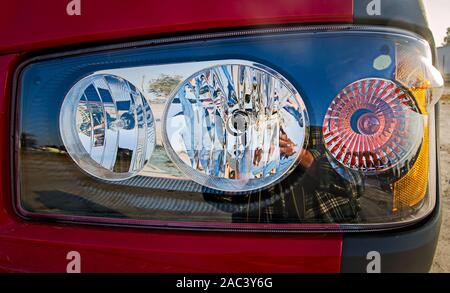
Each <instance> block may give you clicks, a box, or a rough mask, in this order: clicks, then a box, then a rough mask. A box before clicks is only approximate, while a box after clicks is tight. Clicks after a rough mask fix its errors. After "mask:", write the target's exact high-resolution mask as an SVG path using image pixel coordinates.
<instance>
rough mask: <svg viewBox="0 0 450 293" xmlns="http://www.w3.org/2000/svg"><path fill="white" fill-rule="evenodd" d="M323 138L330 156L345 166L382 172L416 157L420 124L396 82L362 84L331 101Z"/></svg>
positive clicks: (364, 81) (366, 81)
mask: <svg viewBox="0 0 450 293" xmlns="http://www.w3.org/2000/svg"><path fill="white" fill-rule="evenodd" d="M323 132H324V138H325V144H326V146H327V148H328V151H329V152H330V153H331V154H332V156H333V157H334V158H335V159H336V160H337V161H339V162H340V163H342V164H343V165H344V166H346V167H348V168H351V169H355V170H359V171H364V172H373V171H384V170H387V169H389V168H392V167H393V166H395V165H397V164H398V163H399V162H402V161H405V160H408V159H411V158H412V157H414V156H415V155H416V154H417V151H418V148H419V147H420V143H421V139H422V137H423V118H422V115H421V114H420V113H419V110H418V108H417V107H416V105H415V103H414V100H413V99H412V97H411V96H410V95H409V94H408V93H407V92H406V91H405V90H403V89H402V88H401V87H399V86H398V85H396V84H395V83H394V82H392V81H389V80H384V79H375V78H374V79H364V80H360V81H356V82H354V83H352V84H350V85H348V86H347V87H346V88H344V89H343V90H342V91H341V92H340V93H339V94H338V95H337V96H336V98H335V99H334V100H333V101H332V103H331V105H330V107H329V108H328V111H327V113H326V115H325V120H324V123H323Z"/></svg>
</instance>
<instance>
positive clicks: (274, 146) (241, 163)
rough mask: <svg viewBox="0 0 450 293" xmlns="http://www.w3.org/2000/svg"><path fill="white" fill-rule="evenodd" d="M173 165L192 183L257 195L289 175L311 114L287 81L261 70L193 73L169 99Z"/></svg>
mask: <svg viewBox="0 0 450 293" xmlns="http://www.w3.org/2000/svg"><path fill="white" fill-rule="evenodd" d="M163 121H164V122H165V124H164V127H165V131H164V133H163V135H164V136H165V141H166V147H167V148H168V153H169V156H170V157H171V159H172V160H173V161H174V162H175V163H176V164H177V165H178V167H179V168H180V169H181V170H182V171H183V172H185V173H186V175H188V176H189V177H191V178H192V179H193V180H195V181H197V182H198V183H200V184H203V185H206V186H208V187H211V188H215V189H220V190H227V191H245V190H253V189H257V188H261V187H264V186H267V185H268V184H270V183H272V182H274V181H275V180H277V179H279V178H280V177H281V176H283V175H285V174H286V173H287V172H288V171H289V170H292V167H293V166H294V165H295V164H296V163H297V161H298V158H299V156H300V154H301V152H302V150H303V147H304V142H305V135H306V131H305V129H306V127H307V115H306V110H305V106H304V104H303V101H302V99H301V97H300V95H299V94H298V92H297V91H296V90H295V89H294V87H293V86H292V85H290V83H289V82H288V81H286V80H285V79H284V78H283V77H282V76H280V75H279V74H277V73H275V72H273V71H272V70H270V69H266V68H265V67H263V66H262V65H244V64H233V65H231V64H230V65H218V66H214V67H211V68H208V69H205V70H202V71H200V72H197V73H196V74H194V75H192V76H191V77H190V78H188V79H187V80H186V81H184V82H183V83H182V84H181V85H180V86H179V87H178V89H177V90H176V92H175V93H174V94H173V97H172V99H171V100H170V101H169V103H168V105H167V108H166V113H165V118H164V119H163Z"/></svg>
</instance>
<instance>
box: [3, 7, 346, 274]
mask: <svg viewBox="0 0 450 293" xmlns="http://www.w3.org/2000/svg"><path fill="white" fill-rule="evenodd" d="M68 2H69V0H67V1H61V0H52V1H50V0H49V1H45V2H43V1H40V0H16V1H8V6H7V8H3V9H1V10H0V54H6V53H10V52H29V51H32V50H37V49H44V48H54V47H60V46H68V45H73V44H80V43H87V42H92V41H103V40H118V39H124V38H127V37H144V36H149V35H151V34H158V33H171V32H181V31H194V30H206V29H208V30H211V29H215V28H226V27H243V26H254V25H269V24H287V23H312V22H316V23H330V22H351V21H352V1H351V0H281V1H278V2H274V1H272V0H264V1H262V0H260V1H258V0H246V1H238V0H228V1H178V0H177V1H144V0H129V1H99V0H89V1H86V0H81V4H82V15H81V16H68V15H67V14H66V12H65V11H66V10H65V9H66V5H67V3H68ZM18 58H19V55H4V56H0V162H2V166H1V168H0V271H29V272H64V271H65V270H66V266H67V263H68V262H69V261H68V260H66V255H67V253H68V252H69V251H72V250H75V251H78V252H80V254H81V270H82V271H84V272H96V271H97V272H98V271H102V272H338V271H339V270H340V262H341V246H342V235H341V234H294V233H286V234H282V233H278V234H272V233H260V234H257V233H235V232H230V233H224V232H221V233H217V232H187V231H176V230H166V231H158V230H150V229H148V230H147V229H132V228H118V227H102V226H86V225H75V224H73V225H69V224H55V223H45V222H28V221H25V220H22V219H20V218H18V217H17V216H16V214H15V213H14V211H13V209H12V202H11V198H12V196H11V192H10V180H11V177H10V169H9V165H10V149H9V148H10V136H11V134H10V109H11V108H10V102H11V88H10V87H11V81H12V80H11V74H12V72H13V70H14V67H15V65H16V63H17V62H16V61H17V60H18Z"/></svg>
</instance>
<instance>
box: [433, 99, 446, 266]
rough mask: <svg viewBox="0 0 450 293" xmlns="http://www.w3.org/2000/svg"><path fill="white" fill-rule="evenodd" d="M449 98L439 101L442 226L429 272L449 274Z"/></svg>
mask: <svg viewBox="0 0 450 293" xmlns="http://www.w3.org/2000/svg"><path fill="white" fill-rule="evenodd" d="M449 125H450V96H447V97H446V98H443V99H442V100H441V112H440V136H441V187H442V190H443V192H442V194H441V204H442V206H441V209H442V225H441V233H440V235H439V242H438V247H437V250H436V255H435V256H434V261H433V266H432V267H431V272H434V273H443V272H446V273H448V272H450V131H449V130H448V127H449Z"/></svg>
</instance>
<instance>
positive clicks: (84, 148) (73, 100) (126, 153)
mask: <svg viewBox="0 0 450 293" xmlns="http://www.w3.org/2000/svg"><path fill="white" fill-rule="evenodd" d="M59 124H60V134H61V138H62V140H63V142H64V145H65V147H66V150H67V152H68V153H69V155H70V156H71V157H72V159H73V160H74V161H75V163H77V164H78V166H79V167H80V168H81V169H83V170H84V171H85V172H87V173H89V174H90V175H92V176H94V177H97V178H100V179H105V180H124V179H127V178H130V177H132V176H134V175H136V174H137V173H138V172H139V171H140V170H142V168H144V166H145V164H146V163H147V162H148V160H149V158H150V156H151V154H152V152H153V149H154V146H155V123H154V118H153V113H152V111H151V109H150V106H149V104H148V102H147V100H146V99H145V98H144V96H143V95H142V93H141V92H140V91H139V90H138V89H137V88H136V87H135V86H134V85H132V84H131V83H130V82H128V81H126V80H125V79H123V78H120V77H118V76H114V75H109V74H95V75H91V76H88V77H85V78H83V79H81V80H80V81H78V82H77V83H76V84H75V85H74V86H73V87H72V88H71V89H70V91H69V92H68V93H67V95H66V97H65V99H64V102H63V104H62V107H61V112H60V117H59Z"/></svg>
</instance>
